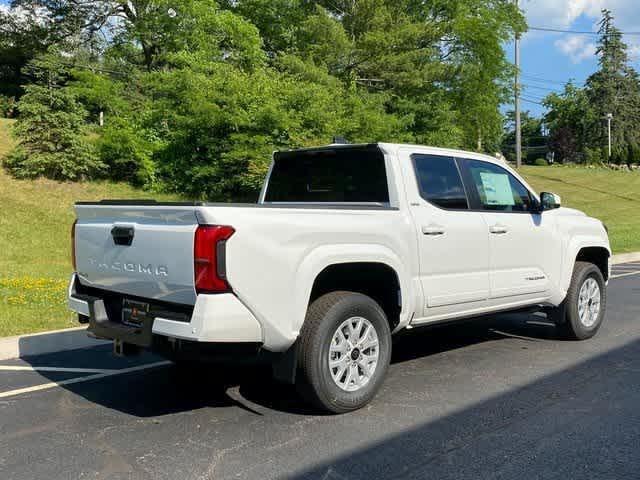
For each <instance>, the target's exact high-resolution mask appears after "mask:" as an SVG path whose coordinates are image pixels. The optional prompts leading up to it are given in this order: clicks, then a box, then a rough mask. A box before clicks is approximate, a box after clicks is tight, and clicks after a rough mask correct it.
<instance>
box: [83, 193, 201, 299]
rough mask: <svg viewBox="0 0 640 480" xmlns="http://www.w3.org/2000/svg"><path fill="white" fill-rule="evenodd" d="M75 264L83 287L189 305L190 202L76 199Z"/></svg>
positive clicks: (191, 279) (192, 221)
mask: <svg viewBox="0 0 640 480" xmlns="http://www.w3.org/2000/svg"><path fill="white" fill-rule="evenodd" d="M76 216H77V223H76V227H75V249H76V270H77V272H78V276H79V280H80V282H81V283H82V284H83V285H85V286H89V287H95V288H101V289H104V290H109V291H113V292H119V293H124V294H127V295H130V296H134V297H142V298H148V299H155V300H162V301H166V302H173V303H180V304H188V305H193V304H194V303H195V300H196V292H195V287H194V276H193V273H194V266H193V241H194V232H195V230H196V228H197V226H198V219H197V216H196V207H194V206H163V205H153V206H144V205H140V206H137V205H100V204H77V205H76Z"/></svg>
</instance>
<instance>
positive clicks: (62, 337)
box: [0, 252, 640, 360]
mask: <svg viewBox="0 0 640 480" xmlns="http://www.w3.org/2000/svg"><path fill="white" fill-rule="evenodd" d="M628 262H640V252H633V253H621V254H618V255H613V256H612V257H611V264H612V265H619V264H621V263H628ZM86 330H87V327H76V328H66V329H64V330H53V331H50V332H40V333H32V334H28V335H18V336H15V337H5V338H0V360H10V359H13V358H21V357H28V356H31V355H42V354H45V353H54V352H60V351H64V350H78V349H81V348H90V347H96V346H98V345H106V344H108V343H111V341H110V340H98V339H95V338H91V337H89V336H87V332H86Z"/></svg>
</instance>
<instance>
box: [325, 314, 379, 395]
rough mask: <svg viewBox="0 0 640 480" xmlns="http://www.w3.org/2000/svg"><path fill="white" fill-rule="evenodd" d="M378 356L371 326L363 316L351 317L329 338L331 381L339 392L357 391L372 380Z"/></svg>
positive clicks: (374, 334)
mask: <svg viewBox="0 0 640 480" xmlns="http://www.w3.org/2000/svg"><path fill="white" fill-rule="evenodd" d="M379 354H380V345H379V341H378V333H377V332H376V329H375V327H374V326H373V324H372V323H371V322H370V321H369V320H367V319H366V318H363V317H351V318H349V319H347V320H345V321H344V322H342V324H340V326H339V327H338V328H337V330H336V331H335V333H334V334H333V337H332V339H331V346H330V348H329V371H330V372H331V378H333V381H334V382H335V383H336V385H338V387H340V388H341V389H342V390H346V391H347V392H355V391H357V390H360V389H361V388H362V387H364V386H365V385H366V384H367V383H369V380H371V378H372V377H373V373H374V372H375V370H376V366H377V365H378V357H379Z"/></svg>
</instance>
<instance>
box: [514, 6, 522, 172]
mask: <svg viewBox="0 0 640 480" xmlns="http://www.w3.org/2000/svg"><path fill="white" fill-rule="evenodd" d="M515 3H516V8H518V0H515ZM515 41H516V45H515V56H516V58H515V60H516V62H515V63H516V78H515V88H514V91H515V114H516V168H520V167H521V166H522V124H521V122H520V34H519V33H516V38H515Z"/></svg>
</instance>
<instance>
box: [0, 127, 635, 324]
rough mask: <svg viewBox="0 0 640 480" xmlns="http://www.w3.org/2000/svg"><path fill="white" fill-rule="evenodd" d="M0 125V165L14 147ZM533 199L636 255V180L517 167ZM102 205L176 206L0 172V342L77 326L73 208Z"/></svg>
mask: <svg viewBox="0 0 640 480" xmlns="http://www.w3.org/2000/svg"><path fill="white" fill-rule="evenodd" d="M11 124H12V121H11V120H6V119H0V158H1V157H2V156H3V155H4V154H6V153H7V152H8V151H9V150H10V149H11V148H12V145H13V140H12V139H11V138H10V135H9V129H10V126H11ZM521 173H522V174H523V175H524V176H525V178H526V179H527V180H528V181H529V182H530V183H531V185H532V186H533V187H534V188H535V189H537V190H538V191H543V190H546V191H552V192H555V193H558V194H559V195H561V196H562V201H563V204H564V205H566V206H569V207H574V208H578V209H580V210H584V211H585V212H587V213H588V214H589V215H593V216H595V217H598V218H600V219H602V220H603V221H604V222H605V223H607V225H608V227H609V230H610V235H611V243H612V246H613V249H614V251H615V252H616V253H622V252H629V251H640V221H639V220H638V219H639V218H640V216H639V214H638V212H639V211H640V173H638V172H634V173H625V172H616V171H610V170H602V169H600V170H599V169H585V168H570V167H523V168H522V171H521ZM102 198H156V199H158V200H179V198H178V197H175V196H169V195H159V194H155V193H150V192H145V191H141V190H137V189H135V188H132V187H131V186H129V185H126V184H123V183H114V182H91V183H65V182H53V181H50V180H15V179H13V178H11V177H9V176H8V175H7V174H6V173H5V172H4V170H2V169H0V231H1V232H2V235H0V336H7V335H17V334H22V333H32V332H38V331H43V330H52V329H56V328H64V327H72V326H77V323H76V318H75V316H74V315H73V314H71V313H70V312H69V310H68V309H67V305H66V287H67V282H68V278H69V275H70V274H71V270H72V267H71V259H70V228H71V224H72V222H73V219H74V212H73V204H74V202H76V201H80V200H99V199H102Z"/></svg>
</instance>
